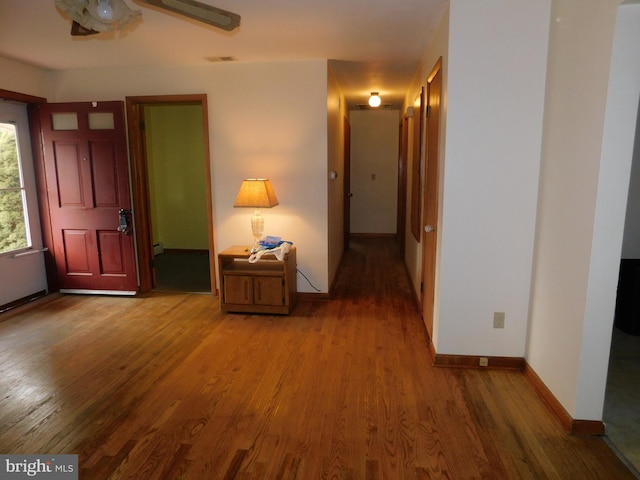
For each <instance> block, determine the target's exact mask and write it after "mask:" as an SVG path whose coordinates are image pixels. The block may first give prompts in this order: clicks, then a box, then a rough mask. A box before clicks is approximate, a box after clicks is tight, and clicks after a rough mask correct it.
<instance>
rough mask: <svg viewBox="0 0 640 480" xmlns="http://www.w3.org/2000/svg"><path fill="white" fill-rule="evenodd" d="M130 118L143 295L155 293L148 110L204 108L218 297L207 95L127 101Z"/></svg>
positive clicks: (212, 269)
mask: <svg viewBox="0 0 640 480" xmlns="http://www.w3.org/2000/svg"><path fill="white" fill-rule="evenodd" d="M125 104H126V115H127V126H128V133H129V156H130V161H131V188H132V200H133V216H134V228H135V241H136V249H137V257H138V272H139V273H138V274H139V280H140V293H145V292H149V291H151V290H152V289H153V267H152V261H153V256H154V254H153V235H152V232H151V209H150V194H149V176H148V168H147V154H146V139H145V135H144V130H143V129H142V124H143V120H144V107H145V106H153V105H200V106H201V107H202V136H203V141H204V155H205V159H206V160H205V175H206V178H207V181H206V196H207V217H208V218H207V221H208V234H209V274H210V277H211V293H212V294H216V295H217V289H216V262H215V248H214V241H213V202H212V191H211V190H212V189H211V155H210V148H209V115H208V106H207V95H206V94H193V95H152V96H134V97H126V99H125Z"/></svg>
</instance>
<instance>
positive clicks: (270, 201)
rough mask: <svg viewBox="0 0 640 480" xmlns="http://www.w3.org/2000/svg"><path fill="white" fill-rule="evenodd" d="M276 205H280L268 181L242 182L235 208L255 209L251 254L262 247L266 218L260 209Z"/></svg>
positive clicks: (253, 180)
mask: <svg viewBox="0 0 640 480" xmlns="http://www.w3.org/2000/svg"><path fill="white" fill-rule="evenodd" d="M276 205H278V199H277V198H276V194H275V193H274V191H273V187H272V186H271V182H269V180H268V179H266V178H246V179H244V180H243V181H242V185H240V191H239V192H238V196H237V197H236V201H235V203H234V204H233V206H234V207H252V208H255V210H254V212H253V216H252V217H251V231H252V232H253V248H252V249H251V253H255V252H256V251H257V250H258V248H259V247H260V239H261V238H262V235H263V233H264V218H263V217H262V214H261V213H260V209H261V208H271V207H275V206H276Z"/></svg>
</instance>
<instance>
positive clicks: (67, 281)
mask: <svg viewBox="0 0 640 480" xmlns="http://www.w3.org/2000/svg"><path fill="white" fill-rule="evenodd" d="M40 122H41V129H42V145H43V150H44V162H45V176H46V182H47V194H48V199H49V210H50V217H51V229H52V237H53V248H54V257H55V262H56V267H57V273H58V279H59V282H60V289H61V291H72V292H77V293H94V292H102V293H128V294H132V293H135V292H137V289H138V282H137V275H136V266H135V257H134V250H133V249H134V241H133V231H132V229H133V225H132V223H131V222H132V219H131V214H130V209H131V197H130V192H129V168H128V160H127V144H126V136H125V127H124V104H123V102H87V103H53V104H43V105H42V106H41V107H40Z"/></svg>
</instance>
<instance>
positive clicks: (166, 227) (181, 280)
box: [127, 95, 215, 293]
mask: <svg viewBox="0 0 640 480" xmlns="http://www.w3.org/2000/svg"><path fill="white" fill-rule="evenodd" d="M127 118H128V123H129V138H130V143H131V164H132V177H133V182H132V183H133V197H134V208H135V221H136V225H135V227H136V245H137V249H138V263H139V270H140V291H141V292H148V291H150V290H153V289H157V290H173V291H188V292H199V293H210V292H212V291H215V273H214V272H215V262H214V261H213V258H214V255H213V252H214V247H213V223H212V202H211V181H210V179H211V175H210V172H211V168H210V165H209V142H208V126H207V104H206V95H180V96H153V97H128V98H127Z"/></svg>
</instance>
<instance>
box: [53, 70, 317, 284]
mask: <svg viewBox="0 0 640 480" xmlns="http://www.w3.org/2000/svg"><path fill="white" fill-rule="evenodd" d="M52 85H53V88H52V92H53V98H52V100H53V101H56V102H66V101H94V100H95V101H101V100H103V101H104V100H124V99H125V97H126V96H135V95H168V94H190V93H206V94H207V99H208V107H209V129H210V130H209V140H210V145H211V165H212V189H213V206H214V235H215V245H216V248H217V249H218V250H223V249H225V248H227V247H229V246H231V245H248V244H250V243H251V241H252V237H251V230H250V226H249V218H250V216H251V213H252V212H250V211H248V210H247V209H240V208H233V202H234V200H235V198H236V195H237V191H238V188H239V187H240V183H241V181H242V179H243V178H247V177H266V178H269V179H270V180H271V183H272V185H273V188H274V190H275V192H276V195H277V197H278V200H279V202H280V204H279V205H278V206H276V207H274V208H272V209H269V210H265V211H264V212H263V216H264V217H265V234H266V235H277V236H280V237H282V238H283V239H285V240H290V241H293V242H294V244H295V245H296V246H297V247H298V256H297V258H298V268H299V269H300V270H301V271H303V272H304V273H305V274H306V275H307V276H308V277H309V279H310V280H311V281H312V283H313V284H314V285H315V286H316V287H317V288H319V289H320V290H321V291H323V292H327V290H328V282H329V279H328V253H327V216H328V213H327V208H328V207H327V204H328V201H327V183H326V175H327V62H326V61H325V60H317V61H300V62H271V63H225V64H213V65H211V66H205V67H171V68H168V67H123V68H110V69H91V70H70V71H62V72H55V73H54V74H52ZM299 280H300V281H299V282H298V289H299V290H300V291H302V292H312V291H314V290H313V289H312V288H311V287H310V286H309V285H308V284H307V283H306V282H305V281H303V279H301V278H300V277H299Z"/></svg>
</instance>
